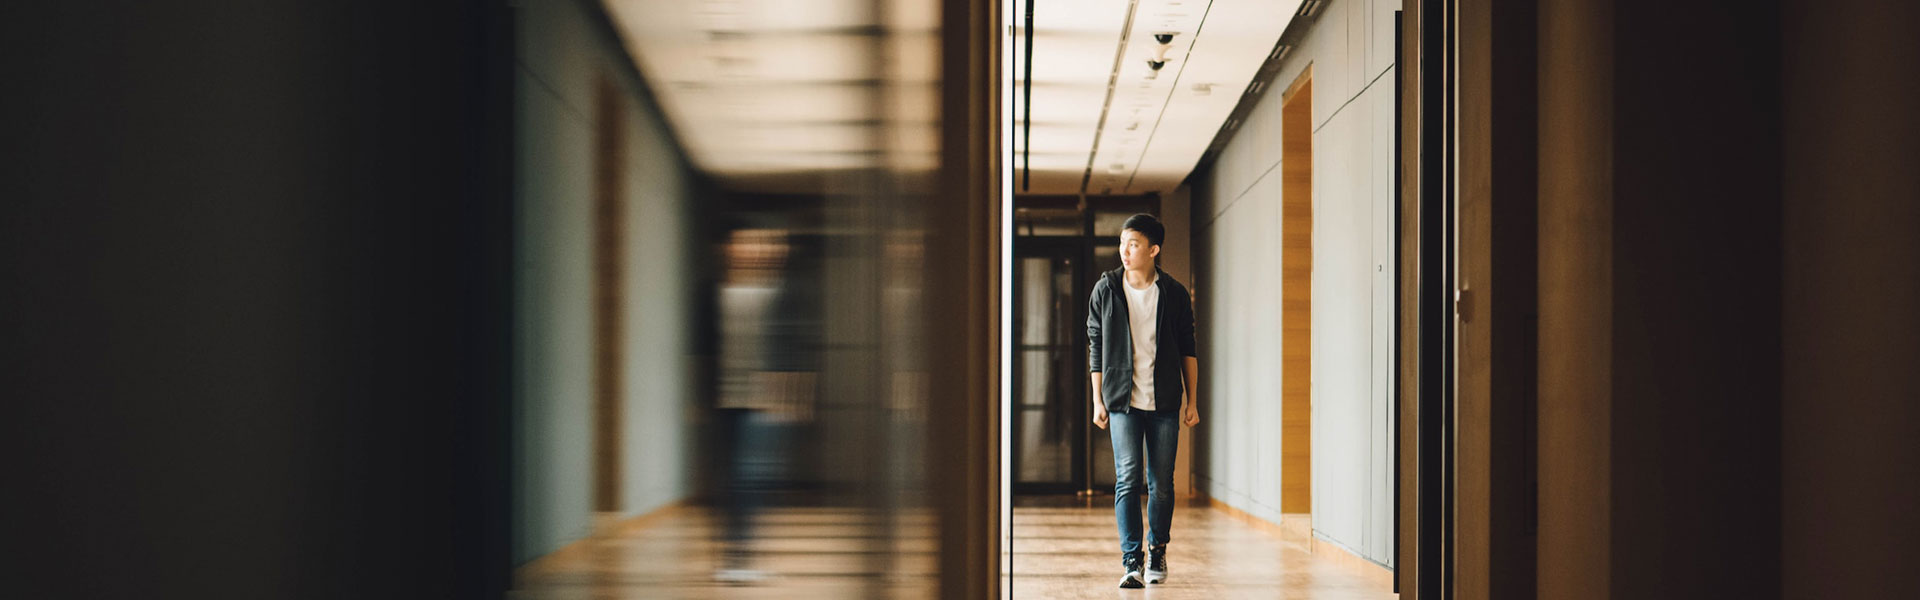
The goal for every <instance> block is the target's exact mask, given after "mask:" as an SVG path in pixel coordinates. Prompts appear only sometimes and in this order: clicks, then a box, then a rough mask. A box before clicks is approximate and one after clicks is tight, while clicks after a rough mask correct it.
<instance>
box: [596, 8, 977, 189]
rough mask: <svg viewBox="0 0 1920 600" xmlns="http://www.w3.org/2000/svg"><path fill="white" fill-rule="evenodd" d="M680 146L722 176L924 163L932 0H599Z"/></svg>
mask: <svg viewBox="0 0 1920 600" xmlns="http://www.w3.org/2000/svg"><path fill="white" fill-rule="evenodd" d="M604 4H605V6H606V8H607V13H608V15H609V16H610V17H611V18H612V20H613V23H614V27H615V28H616V29H618V30H619V32H620V34H621V37H622V38H623V40H624V41H625V43H626V46H627V50H628V53H629V54H630V55H632V56H633V57H634V60H635V62H636V63H638V64H637V65H636V66H637V67H638V68H639V69H640V72H641V73H643V74H644V75H645V76H646V78H647V81H648V84H649V85H650V86H651V87H652V89H653V92H654V96H655V98H656V99H657V100H658V101H659V103H660V105H661V109H662V111H663V112H665V113H666V117H667V120H668V122H669V123H671V125H672V127H673V129H674V131H675V133H676V134H677V135H678V136H679V138H680V140H681V143H682V144H683V146H684V147H685V149H686V151H687V153H688V155H689V156H688V158H689V159H690V160H691V161H692V162H693V164H694V165H695V166H696V167H697V168H699V169H700V170H701V171H703V172H706V173H708V174H711V175H713V176H715V177H716V178H717V179H719V180H720V181H722V182H723V183H726V184H728V185H730V186H732V187H735V188H740V189H748V190H757V191H768V192H812V191H817V190H815V189H809V188H812V187H814V186H817V185H819V180H820V179H819V174H821V173H826V172H835V171H845V170H854V169H864V168H871V167H877V166H887V167H890V168H893V169H896V170H903V171H930V170H932V168H933V166H934V163H935V156H936V155H937V152H938V122H937V120H936V118H937V116H938V110H939V98H938V97H936V95H935V94H936V92H937V91H938V90H937V87H936V84H937V82H938V78H937V75H938V67H939V46H938V45H939V36H938V31H939V30H938V25H939V17H938V9H939V5H938V3H937V2H929V1H924V0H879V1H877V2H876V1H875V0H804V1H803V0H604Z"/></svg>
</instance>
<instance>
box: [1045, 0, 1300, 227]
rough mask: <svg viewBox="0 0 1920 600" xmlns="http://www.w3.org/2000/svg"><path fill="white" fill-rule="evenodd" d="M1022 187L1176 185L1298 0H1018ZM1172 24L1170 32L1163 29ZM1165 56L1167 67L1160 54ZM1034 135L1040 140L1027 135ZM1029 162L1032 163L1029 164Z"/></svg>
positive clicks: (1079, 189)
mask: <svg viewBox="0 0 1920 600" xmlns="http://www.w3.org/2000/svg"><path fill="white" fill-rule="evenodd" d="M1014 1H1015V2H1016V10H1015V11H1014V13H1013V14H1011V15H1009V16H1010V19H1012V20H1013V21H1012V22H1013V23H1014V27H1012V28H1011V30H1012V31H1013V32H1014V38H1013V40H1012V44H1011V45H1012V47H1013V50H1014V73H1012V74H1011V76H1012V79H1013V81H1012V86H1013V88H1014V98H1013V100H1014V120H1015V129H1014V138H1013V140H1014V148H1013V150H1014V162H1013V166H1014V169H1015V171H1014V174H1013V175H1014V189H1015V191H1016V192H1018V193H1022V194H1083V193H1084V194H1144V193H1149V192H1160V193H1165V192H1170V191H1172V190H1173V189H1174V188H1175V187H1178V186H1179V185H1180V181H1181V180H1183V179H1186V177H1187V174H1188V173H1190V172H1192V171H1193V167H1194V165H1195V163H1197V162H1199V160H1200V157H1201V155H1202V154H1205V153H1206V150H1207V147H1208V146H1209V145H1210V144H1211V143H1212V142H1213V139H1214V136H1215V134H1216V133H1218V132H1219V131H1220V127H1221V125H1222V124H1223V123H1225V122H1226V120H1227V117H1228V116H1229V115H1230V114H1232V113H1233V110H1234V107H1235V106H1237V105H1238V104H1239V102H1240V98H1241V96H1242V95H1243V94H1245V93H1246V92H1247V88H1248V85H1249V84H1250V83H1251V82H1252V81H1253V80H1254V76H1255V75H1256V74H1257V73H1258V72H1259V70H1260V67H1261V65H1262V64H1264V63H1265V62H1266V61H1267V59H1268V55H1269V54H1270V53H1271V52H1272V51H1273V50H1274V48H1275V44H1276V42H1278V40H1279V39H1280V34H1281V33H1282V32H1284V31H1285V30H1286V27H1287V23H1288V22H1289V21H1290V20H1291V19H1292V18H1293V15H1294V14H1295V10H1296V9H1297V8H1299V5H1300V0H1134V1H1132V2H1128V1H1125V0H1028V1H1031V2H1032V4H1033V72H1032V81H1033V90H1032V103H1031V107H1032V111H1031V127H1032V129H1031V134H1032V139H1031V140H1028V139H1026V127H1027V125H1028V120H1029V112H1028V103H1027V97H1026V89H1025V88H1026V77H1027V73H1026V64H1025V60H1026V56H1025V44H1026V40H1025V34H1026V32H1025V27H1024V25H1025V17H1026V14H1025V11H1026V9H1027V2H1026V1H1022V0H1014ZM1168 33H1171V34H1173V36H1172V39H1171V40H1170V43H1166V44H1162V43H1160V40H1159V39H1156V37H1155V34H1168ZM1160 57H1164V58H1165V63H1164V64H1163V65H1162V66H1161V68H1160V69H1159V70H1158V72H1155V70H1154V69H1153V68H1151V67H1150V66H1149V60H1150V59H1157V58H1160ZM1029 142H1030V143H1031V146H1029V145H1028V144H1029ZM1029 166H1031V171H1030V172H1029V171H1028V170H1027V167H1029Z"/></svg>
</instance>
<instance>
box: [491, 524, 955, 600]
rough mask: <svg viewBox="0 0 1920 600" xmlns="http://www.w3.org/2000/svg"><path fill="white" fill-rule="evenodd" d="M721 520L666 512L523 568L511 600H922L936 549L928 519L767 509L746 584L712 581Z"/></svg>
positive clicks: (929, 590) (931, 586) (929, 587)
mask: <svg viewBox="0 0 1920 600" xmlns="http://www.w3.org/2000/svg"><path fill="white" fill-rule="evenodd" d="M718 526H719V520H718V518H717V516H716V515H715V514H714V513H713V512H712V511H709V510H706V509H702V508H696V507H680V508H674V509H670V510H669V511H668V512H667V513H666V514H662V515H657V516H654V517H649V518H645V519H642V520H641V521H640V522H638V523H635V524H632V525H629V526H625V527H622V528H620V529H618V530H616V531H615V532H614V533H613V534H611V535H606V536H603V537H599V538H594V539H589V540H586V541H583V542H580V543H577V544H575V545H574V546H570V547H568V548H567V549H564V550H562V551H560V552H557V553H555V554H554V555H551V556H548V557H546V558H543V559H540V560H538V561H535V562H534V563H532V564H530V565H528V566H527V567H525V568H522V569H521V570H520V572H519V573H517V574H516V576H515V588H516V590H515V591H514V592H513V593H511V594H509V595H508V597H509V598H525V599H541V600H571V599H576V598H578V599H588V598H591V599H596V600H618V599H625V598H689V599H694V598H875V597H880V598H927V597H931V596H932V595H934V592H935V586H936V585H937V584H938V581H936V580H935V579H934V572H935V558H936V555H935V553H934V551H935V548H936V543H935V541H934V535H935V533H934V527H933V521H932V520H931V518H930V517H929V516H928V515H925V514H919V515H905V516H895V517H893V518H889V519H884V520H881V519H872V518H869V516H868V514H867V513H863V512H861V511H857V510H853V509H841V508H780V509H772V510H769V511H767V513H766V514H765V515H763V516H762V517H761V519H760V522H759V525H758V526H757V527H756V528H755V530H754V536H753V541H752V544H751V548H752V551H753V553H754V558H753V560H752V562H751V564H750V565H749V567H750V568H751V569H753V570H755V571H758V572H759V573H761V574H762V575H764V579H762V580H760V581H759V582H757V583H754V584H751V585H741V584H729V583H722V582H719V581H718V580H716V578H715V574H716V568H717V567H718V566H719V561H718V560H717V559H718V558H719V556H720V552H719V544H717V543H716V542H715V534H716V532H717V531H718V529H717V528H718Z"/></svg>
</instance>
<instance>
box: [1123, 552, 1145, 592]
mask: <svg viewBox="0 0 1920 600" xmlns="http://www.w3.org/2000/svg"><path fill="white" fill-rule="evenodd" d="M1120 564H1121V565H1122V566H1124V567H1125V568H1126V570H1127V574H1126V575H1123V576H1121V577H1120V587H1123V588H1127V589H1138V588H1143V587H1147V585H1146V584H1144V583H1141V582H1140V557H1139V556H1137V555H1131V554H1129V555H1127V556H1126V557H1125V558H1122V559H1120Z"/></svg>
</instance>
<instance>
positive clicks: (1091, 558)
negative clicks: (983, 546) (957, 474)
mask: <svg viewBox="0 0 1920 600" xmlns="http://www.w3.org/2000/svg"><path fill="white" fill-rule="evenodd" d="M1111 502H1112V497H1111V496H1097V497H1095V498H1094V499H1093V500H1091V501H1087V500H1080V501H1071V500H1051V501H1041V502H1024V503H1023V504H1025V505H1021V506H1016V507H1015V508H1014V511H1013V544H1012V548H1011V552H1012V559H1013V560H1012V565H1013V568H1012V573H1010V574H1009V575H1008V576H1009V578H1010V579H1009V580H1010V582H1011V584H1012V591H1013V593H1012V597H1013V598H1022V599H1024V598H1047V599H1055V598H1059V599H1072V598H1156V599H1161V600H1172V599H1177V598H1196V599H1198V598H1206V599H1216V598H1218V599H1232V598H1287V599H1290V600H1308V599H1311V600H1333V599H1339V600H1391V599H1392V598H1394V597H1395V595H1394V594H1393V593H1392V592H1391V591H1389V590H1388V589H1386V588H1383V587H1381V586H1380V584H1379V583H1377V582H1375V581H1372V580H1370V579H1368V578H1367V577H1366V576H1365V574H1363V573H1361V572H1358V571H1356V570H1355V569H1354V568H1353V567H1350V566H1347V565H1343V564H1339V563H1335V562H1333V561H1331V560H1328V559H1326V558H1322V557H1316V556H1314V555H1312V554H1310V553H1308V551H1307V548H1306V546H1305V545H1303V544H1301V543H1298V542H1294V541H1283V540H1282V539H1281V538H1280V537H1278V536H1276V535H1274V534H1272V533H1268V532H1266V531H1263V530H1261V529H1258V528H1255V527H1252V526H1250V525H1249V524H1248V523H1247V522H1245V521H1241V520H1238V519H1236V518H1235V517H1232V516H1229V515H1227V514H1226V513H1224V512H1222V511H1219V510H1215V509H1212V508H1209V507H1207V506H1206V505H1205V504H1193V503H1183V504H1182V506H1180V508H1179V509H1177V510H1175V511H1174V516H1173V520H1174V525H1173V543H1172V544H1170V545H1169V546H1168V554H1167V562H1168V573H1169V577H1168V580H1167V583H1165V584H1161V585H1151V586H1147V588H1146V589H1140V590H1126V589H1120V588H1119V587H1117V585H1116V584H1117V583H1118V582H1119V580H1120V570H1119V569H1120V551H1119V543H1118V541H1117V539H1116V537H1115V533H1114V522H1113V505H1112V504H1111Z"/></svg>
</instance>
